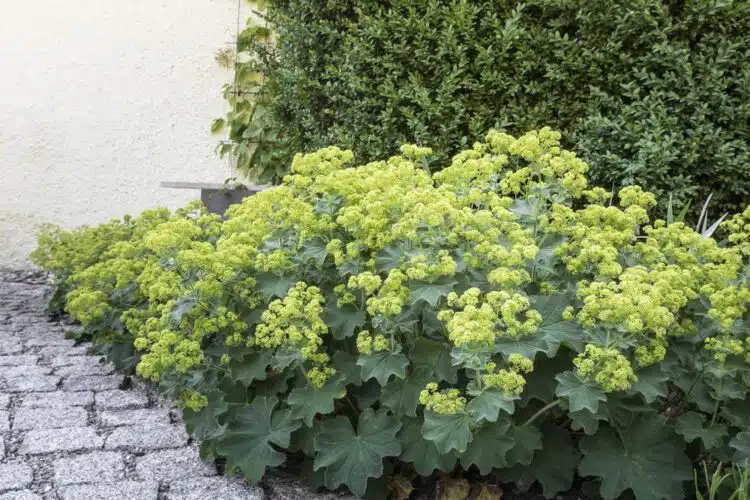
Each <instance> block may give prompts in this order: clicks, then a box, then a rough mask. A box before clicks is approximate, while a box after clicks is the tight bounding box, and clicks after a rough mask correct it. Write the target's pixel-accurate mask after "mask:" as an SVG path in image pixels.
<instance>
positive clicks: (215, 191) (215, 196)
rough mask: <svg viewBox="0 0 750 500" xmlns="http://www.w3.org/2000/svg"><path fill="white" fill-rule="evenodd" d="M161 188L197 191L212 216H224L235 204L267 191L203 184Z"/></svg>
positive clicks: (242, 186)
mask: <svg viewBox="0 0 750 500" xmlns="http://www.w3.org/2000/svg"><path fill="white" fill-rule="evenodd" d="M161 186H162V187H166V188H176V189H199V190H200V192H201V202H203V204H204V205H205V206H206V209H207V210H208V211H209V212H210V213H212V214H219V215H224V213H225V212H226V211H227V209H228V208H229V207H230V206H232V205H234V204H235V203H240V202H241V201H242V200H243V199H245V198H247V197H248V196H252V195H254V194H255V193H258V192H260V191H263V190H264V189H267V188H268V186H255V185H242V184H238V185H235V184H211V183H204V182H162V183H161Z"/></svg>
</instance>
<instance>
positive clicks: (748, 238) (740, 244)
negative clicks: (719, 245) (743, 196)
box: [721, 206, 750, 256]
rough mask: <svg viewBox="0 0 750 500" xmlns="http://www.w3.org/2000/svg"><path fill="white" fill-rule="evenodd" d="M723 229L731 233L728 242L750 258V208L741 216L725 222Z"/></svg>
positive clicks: (735, 216)
mask: <svg viewBox="0 0 750 500" xmlns="http://www.w3.org/2000/svg"><path fill="white" fill-rule="evenodd" d="M721 227H722V229H724V230H726V231H727V232H728V233H729V235H728V236H727V240H729V242H730V243H731V244H732V245H734V246H736V247H737V248H739V250H740V251H741V252H742V254H743V255H745V256H750V206H749V207H747V208H746V209H745V210H744V211H743V212H742V213H741V214H736V215H734V216H733V217H732V218H731V219H729V220H727V221H724V222H723V223H722V224H721Z"/></svg>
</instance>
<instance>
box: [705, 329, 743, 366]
mask: <svg viewBox="0 0 750 500" xmlns="http://www.w3.org/2000/svg"><path fill="white" fill-rule="evenodd" d="M704 347H705V348H706V350H707V351H710V352H713V358H714V359H715V360H716V361H718V362H719V363H721V364H723V363H724V362H725V361H726V360H727V357H728V356H743V357H744V360H745V362H746V363H750V337H745V339H744V341H743V340H739V339H736V338H734V337H732V336H730V335H726V334H725V335H720V336H718V337H708V338H707V339H706V340H705V341H704Z"/></svg>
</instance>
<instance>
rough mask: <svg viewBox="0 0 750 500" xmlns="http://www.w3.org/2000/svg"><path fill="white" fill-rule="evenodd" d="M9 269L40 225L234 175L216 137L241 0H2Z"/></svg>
mask: <svg viewBox="0 0 750 500" xmlns="http://www.w3.org/2000/svg"><path fill="white" fill-rule="evenodd" d="M0 4H1V5H2V8H1V9H0V188H1V191H0V267H5V266H15V267H18V266H27V265H28V264H27V263H26V256H27V255H28V253H29V251H30V250H32V249H33V247H34V233H35V228H36V227H37V226H38V224H40V223H43V222H51V223H55V224H59V225H62V226H65V227H76V226H79V225H82V224H93V223H97V222H102V221H106V220H108V219H110V218H112V217H119V216H121V215H123V214H125V213H133V214H135V213H138V212H139V211H141V210H142V209H144V208H146V207H151V206H154V205H162V206H168V207H172V208H176V207H178V206H180V205H183V204H184V203H186V202H187V201H189V200H190V199H192V198H196V197H197V196H198V193H196V192H190V191H181V190H173V189H166V188H161V187H159V183H160V182H161V181H209V182H221V181H223V180H224V179H226V178H227V177H229V176H230V175H231V169H230V168H229V167H228V164H227V162H226V160H220V159H219V158H218V157H217V156H216V154H215V152H214V148H215V146H216V143H217V138H215V137H211V136H210V134H209V132H208V127H209V124H210V122H211V120H212V119H213V118H215V117H217V116H219V115H220V114H221V113H222V112H223V111H224V109H225V105H224V101H223V100H222V98H221V87H222V84H223V83H224V82H226V81H228V80H229V79H231V75H230V74H229V73H228V72H227V70H224V69H221V68H219V67H218V66H217V64H216V63H215V61H214V53H215V52H216V50H217V49H219V48H221V47H222V46H224V44H225V43H226V42H228V41H231V40H233V39H234V36H235V32H236V22H237V0H74V1H72V2H71V1H70V0H34V1H20V0H15V1H10V0H5V1H2V2H0Z"/></svg>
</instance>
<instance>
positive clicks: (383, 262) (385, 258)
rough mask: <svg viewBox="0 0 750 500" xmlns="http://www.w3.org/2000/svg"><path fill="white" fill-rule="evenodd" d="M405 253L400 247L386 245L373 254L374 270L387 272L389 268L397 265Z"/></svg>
mask: <svg viewBox="0 0 750 500" xmlns="http://www.w3.org/2000/svg"><path fill="white" fill-rule="evenodd" d="M404 255H405V253H404V252H403V251H402V250H401V248H399V247H396V246H393V245H388V246H386V247H385V248H383V249H382V250H380V251H379V252H378V253H376V254H375V259H374V260H375V270H376V271H377V272H379V273H387V272H388V271H390V270H391V269H394V268H396V267H399V266H400V265H401V261H402V259H403V258H404Z"/></svg>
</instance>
